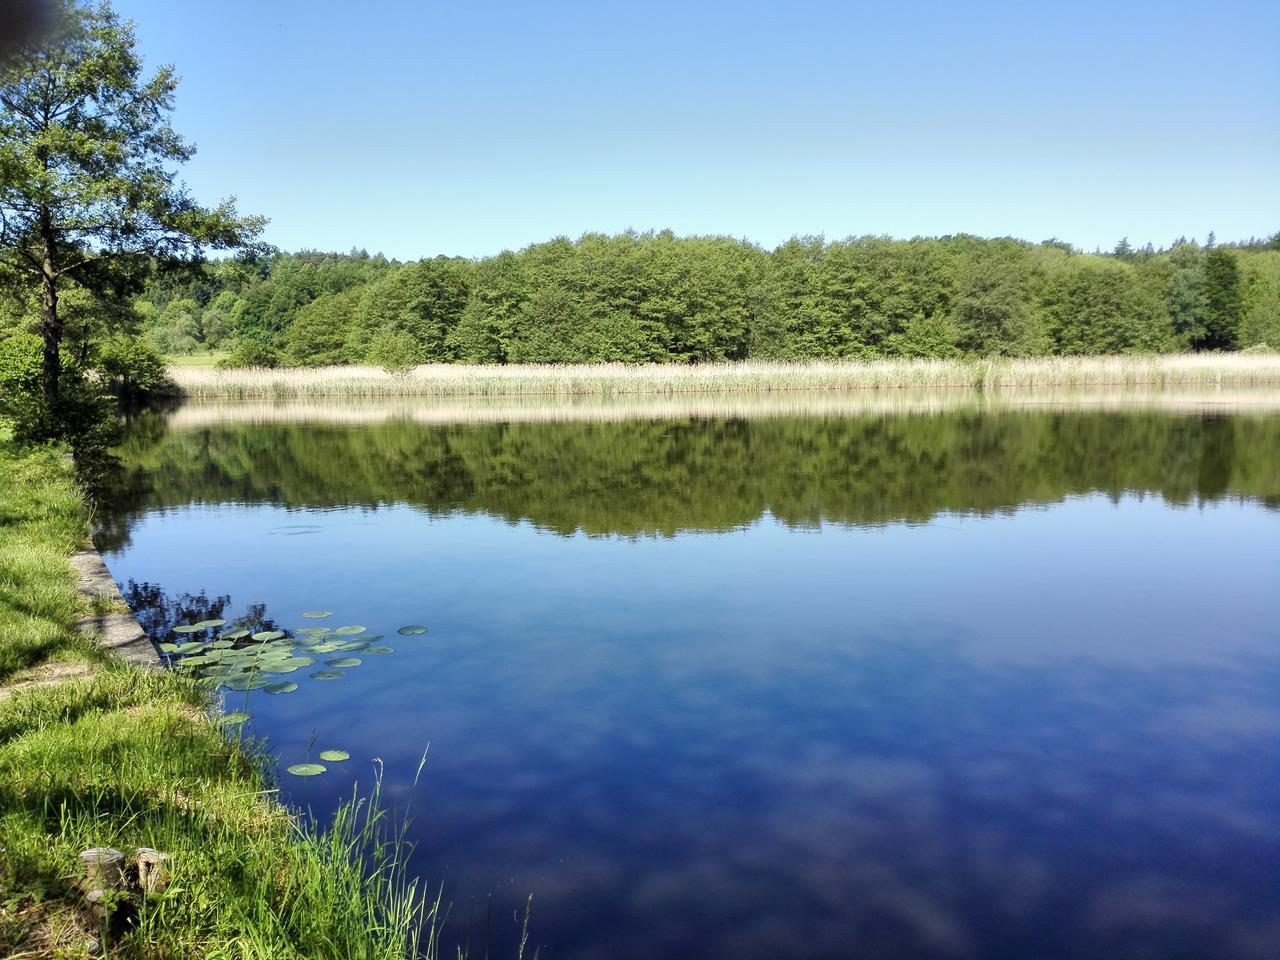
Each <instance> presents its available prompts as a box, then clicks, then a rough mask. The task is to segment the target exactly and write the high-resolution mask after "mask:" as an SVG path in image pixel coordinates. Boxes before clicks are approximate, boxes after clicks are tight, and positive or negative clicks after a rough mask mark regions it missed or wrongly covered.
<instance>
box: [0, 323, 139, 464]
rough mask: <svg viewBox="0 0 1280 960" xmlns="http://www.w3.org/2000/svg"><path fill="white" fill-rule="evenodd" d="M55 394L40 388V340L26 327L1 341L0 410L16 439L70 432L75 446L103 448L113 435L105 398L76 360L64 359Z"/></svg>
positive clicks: (113, 420)
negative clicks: (24, 331) (73, 361)
mask: <svg viewBox="0 0 1280 960" xmlns="http://www.w3.org/2000/svg"><path fill="white" fill-rule="evenodd" d="M61 374H62V375H61V376H60V378H59V382H58V393H57V395H56V397H55V398H54V399H53V400H52V402H51V401H50V400H49V398H48V397H47V395H46V394H45V392H44V390H43V389H42V387H43V383H44V343H43V341H42V340H41V338H40V337H38V336H36V335H34V334H29V333H17V334H13V335H11V336H9V337H7V338H5V339H4V340H2V341H0V415H3V416H5V417H8V418H9V419H10V421H11V422H12V425H13V432H14V434H15V436H17V437H18V439H20V440H35V441H41V440H49V439H55V438H58V437H69V438H71V439H72V441H73V442H74V445H75V448H76V450H77V452H86V453H87V452H89V451H91V450H102V449H105V448H106V446H108V445H109V444H110V442H111V441H112V440H113V439H114V435H115V430H116V418H115V410H114V409H113V406H112V404H111V402H110V399H109V398H108V397H107V396H106V395H105V394H104V393H103V392H102V390H101V389H100V388H99V386H98V385H97V384H96V383H95V382H94V381H93V380H92V379H90V378H89V377H88V376H86V374H85V371H84V370H83V369H82V368H81V367H79V366H78V365H73V364H69V363H67V362H65V361H64V363H63V367H62V370H61Z"/></svg>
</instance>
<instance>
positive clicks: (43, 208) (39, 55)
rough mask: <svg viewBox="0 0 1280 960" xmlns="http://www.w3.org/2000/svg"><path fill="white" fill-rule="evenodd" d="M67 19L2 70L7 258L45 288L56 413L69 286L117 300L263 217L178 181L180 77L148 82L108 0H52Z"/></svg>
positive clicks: (161, 72)
mask: <svg viewBox="0 0 1280 960" xmlns="http://www.w3.org/2000/svg"><path fill="white" fill-rule="evenodd" d="M52 7H53V9H54V10H55V12H56V14H57V18H58V20H57V27H56V29H55V30H54V31H53V32H52V33H51V34H49V35H48V36H47V37H46V38H44V39H43V40H41V41H40V42H39V43H38V44H37V45H34V46H30V47H28V48H26V49H24V50H22V51H20V52H19V53H18V54H17V55H16V56H15V57H14V58H13V59H12V60H10V61H9V62H8V63H6V65H5V66H4V67H3V69H0V253H2V254H3V256H4V257H5V258H6V259H7V260H8V261H9V263H10V265H11V267H12V268H13V270H14V271H15V274H16V275H17V276H19V277H20V278H21V279H22V281H23V282H25V284H27V285H28V286H29V287H31V288H33V289H35V290H38V291H39V297H40V323H39V333H40V337H41V339H42V341H43V360H42V373H41V383H42V390H43V395H44V401H45V404H46V406H47V407H48V408H49V409H50V410H52V409H56V407H57V404H58V399H59V386H60V377H61V371H62V359H61V347H62V341H63V335H64V319H63V316H62V313H61V312H60V310H59V296H60V294H61V292H62V291H63V289H64V288H66V287H67V286H69V285H76V286H81V287H84V288H86V289H88V290H90V291H94V292H99V293H107V294H118V293H119V292H121V290H122V288H123V285H124V280H125V278H126V277H127V276H128V275H129V273H130V271H131V270H136V269H137V268H138V267H139V266H140V265H141V264H142V263H144V262H145V258H148V257H155V258H158V259H160V260H165V261H173V260H185V261H194V260H197V259H198V258H199V257H200V256H201V255H202V253H203V251H204V250H206V249H210V248H213V249H226V248H233V247H239V246H242V245H244V244H245V243H247V242H249V241H251V240H252V239H253V238H254V237H255V236H256V235H257V234H258V233H259V231H260V230H261V228H262V226H263V224H264V223H265V221H264V220H262V219H261V218H259V217H240V216H238V215H237V213H236V210H235V206H234V201H233V200H227V201H224V202H223V203H221V204H220V205H219V206H217V207H215V208H212V209H207V208H204V207H201V206H200V205H199V204H197V203H196V202H195V201H194V200H193V199H192V198H191V197H190V196H189V195H188V194H187V192H186V189H185V187H184V186H183V185H182V184H181V183H179V182H178V181H177V179H176V170H175V167H176V165H178V164H180V163H182V162H184V161H186V160H188V159H190V158H191V156H192V155H193V154H194V152H195V148H194V147H193V146H191V145H190V144H188V143H186V142H185V141H184V140H183V139H182V138H181V137H180V136H179V135H178V134H177V133H175V132H174V130H173V128H172V127H171V126H170V125H169V120H168V114H169V113H170V112H171V110H172V109H173V93H174V90H175V88H176V87H177V82H178V81H177V77H176V75H175V74H174V70H173V67H171V66H162V67H160V68H159V69H158V70H156V71H155V73H154V74H153V75H152V76H150V77H149V78H148V77H145V76H144V75H143V69H142V62H141V59H140V58H139V56H138V53H137V51H136V49H135V46H136V44H135V39H134V33H133V25H132V23H130V22H127V21H121V20H120V19H119V17H118V16H117V15H116V14H115V12H114V11H113V10H112V9H111V7H110V6H109V5H108V4H107V3H105V2H104V3H101V4H100V5H98V6H93V7H88V6H84V5H81V4H80V3H78V2H76V0H56V2H55V3H53V4H52Z"/></svg>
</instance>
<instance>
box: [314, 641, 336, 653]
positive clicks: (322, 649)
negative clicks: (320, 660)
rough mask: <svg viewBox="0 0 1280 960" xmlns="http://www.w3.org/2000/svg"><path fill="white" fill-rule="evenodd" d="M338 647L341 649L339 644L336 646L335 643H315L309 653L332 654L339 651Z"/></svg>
mask: <svg viewBox="0 0 1280 960" xmlns="http://www.w3.org/2000/svg"><path fill="white" fill-rule="evenodd" d="M340 647H341V644H337V643H317V644H316V645H315V646H314V647H312V648H311V652H312V653H333V651H335V650H337V649H339V648H340Z"/></svg>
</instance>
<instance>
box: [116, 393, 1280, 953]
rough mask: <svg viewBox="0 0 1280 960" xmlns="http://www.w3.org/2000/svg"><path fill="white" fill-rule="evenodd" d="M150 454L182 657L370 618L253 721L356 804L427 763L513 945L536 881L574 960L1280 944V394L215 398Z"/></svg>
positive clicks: (146, 570) (152, 603)
mask: <svg viewBox="0 0 1280 960" xmlns="http://www.w3.org/2000/svg"><path fill="white" fill-rule="evenodd" d="M120 453H121V456H122V459H123V463H124V471H123V474H122V476H121V477H120V478H118V481H117V483H116V484H115V489H114V491H113V494H112V497H111V500H110V503H109V504H108V505H106V506H104V507H103V508H102V510H101V513H100V516H99V517H98V521H99V529H98V532H97V536H96V540H97V542H98V545H99V547H100V548H101V549H102V551H103V553H104V556H105V559H106V561H107V564H108V566H109V567H110V569H111V571H112V573H113V574H114V575H115V577H116V579H117V580H119V581H120V583H121V584H122V587H123V588H124V590H125V593H126V595H127V596H129V597H130V598H131V602H132V603H133V604H134V605H135V608H136V609H137V610H138V612H139V615H140V618H141V619H142V620H143V622H144V624H145V625H147V626H148V628H149V629H150V630H151V631H152V633H153V636H155V637H156V639H158V640H162V641H173V640H176V639H182V636H175V635H173V634H172V633H171V628H172V627H173V626H174V625H179V624H184V623H190V622H194V621H196V620H201V619H207V618H216V619H226V620H228V621H233V623H232V624H231V625H232V626H234V625H236V624H237V623H239V622H241V620H242V621H243V623H244V625H245V628H246V629H253V630H264V629H265V630H271V629H277V628H278V629H281V630H286V631H290V635H291V636H294V637H296V636H297V634H296V633H294V631H297V630H299V629H307V628H317V627H319V628H324V627H328V628H331V629H334V630H336V629H337V628H339V627H342V626H350V627H353V628H354V627H355V626H364V627H366V628H367V629H366V630H365V631H364V632H363V633H358V634H357V633H343V634H325V635H323V636H321V635H320V634H318V633H317V634H313V635H312V636H310V637H308V638H307V641H308V643H310V644H311V645H312V646H316V645H317V640H319V641H320V644H319V645H321V646H325V647H329V646H331V645H333V644H336V647H335V648H334V649H327V650H324V651H322V652H321V653H320V654H319V655H315V656H313V657H312V658H311V659H314V660H316V661H317V662H316V663H315V664H314V665H312V666H308V667H306V668H305V669H300V670H296V671H293V672H288V673H284V674H281V675H280V676H279V677H278V678H276V679H277V680H278V681H279V682H282V683H286V682H287V683H292V682H296V683H297V685H298V689H297V690H296V691H293V692H289V693H287V694H271V693H268V692H267V690H265V689H248V690H244V691H236V690H230V691H226V692H225V693H224V697H225V702H226V709H228V710H239V709H244V710H247V711H248V712H249V713H250V714H251V716H252V719H251V720H250V721H249V722H248V723H247V724H246V725H245V730H246V732H247V733H249V734H251V735H254V736H257V737H262V738H266V740H267V745H268V749H269V750H270V752H271V753H272V755H273V756H275V757H276V758H278V760H279V764H280V773H279V778H280V786H281V788H282V796H283V799H284V800H285V801H287V802H289V803H291V804H295V805H298V806H300V807H310V808H311V809H312V810H314V811H316V812H317V814H318V815H321V816H327V815H328V814H329V813H330V812H331V811H332V810H333V809H334V808H335V806H336V805H337V804H338V803H339V802H340V801H341V800H342V799H344V798H348V797H349V796H350V795H351V791H352V788H353V784H355V783H358V784H359V787H360V788H361V789H362V790H367V789H368V788H369V787H370V786H371V784H372V782H373V777H374V772H375V770H376V769H378V768H381V769H383V770H384V771H385V773H384V791H385V795H386V797H387V798H388V799H389V801H390V802H391V803H392V804H393V805H394V806H395V807H396V808H397V809H401V810H402V809H408V811H409V815H410V816H411V818H412V820H411V825H410V828H409V834H410V836H411V838H412V840H413V841H414V843H415V844H416V847H415V854H414V857H415V859H414V865H415V869H416V870H417V871H419V872H420V874H421V875H422V876H423V878H424V880H425V882H426V883H427V884H428V886H429V887H430V889H431V890H433V891H434V890H435V889H437V887H442V888H443V891H444V896H445V899H446V900H447V901H448V902H450V903H451V904H452V906H451V911H450V917H449V920H448V927H447V930H446V937H445V940H446V942H447V943H453V942H459V943H465V944H467V945H469V947H470V950H471V954H472V956H477V957H479V956H484V955H486V951H487V952H488V954H489V955H492V956H494V957H501V956H511V957H514V956H515V943H516V942H517V940H518V937H519V932H520V921H521V914H522V911H523V907H524V904H525V902H526V898H527V897H529V896H530V895H532V896H533V913H532V919H531V923H530V952H531V951H532V949H533V948H534V947H535V946H540V947H541V956H542V957H543V958H606V957H608V958H616V960H629V958H653V957H680V958H684V957H691V958H692V957H700V958H713V960H719V958H724V960H728V958H734V960H755V958H760V960H763V958H771V960H778V958H782V960H790V958H797V960H798V958H836V957H840V958H848V957H868V958H878V960H879V958H983V960H986V958H1009V960H1026V958H1037V960H1052V958H1064V960H1065V958H1072V960H1076V958H1079V960H1084V958H1090V960H1097V958H1103V957H1107V958H1120V957H1124V958H1160V960H1168V958H1184V957H1185V958H1189V960H1190V958H1197V960H1202V958H1207V957H1214V958H1218V960H1224V958H1273V957H1274V956H1275V955H1276V945H1277V943H1280V414H1277V413H1276V412H1275V411H1274V409H1273V408H1261V409H1254V410H1243V411H1234V412H1233V411H1232V410H1231V409H1219V408H1215V407H1213V406H1211V405H1192V406H1191V407H1190V408H1189V409H1185V410H1178V409H1174V410H1170V409H1154V408H1150V407H1145V406H1128V405H1125V404H1115V405H1110V406H1103V407H1100V408H1096V409H1095V408H1090V409H1077V408H1073V407H1072V406H1071V405H1070V404H1061V405H1054V404H1046V405H1042V406H1009V407H995V408H993V407H991V406H989V405H985V404H982V403H979V402H978V401H976V400H974V401H973V402H969V401H966V400H964V399H960V400H957V399H955V398H951V399H947V400H944V401H939V402H937V403H932V404H931V403H928V402H924V403H918V404H914V405H912V404H904V405H902V406H901V407H900V408H892V405H890V408H886V409H879V408H872V407H870V406H869V405H864V406H863V407H862V408H858V407H857V405H852V406H850V407H849V408H847V409H846V408H843V407H842V406H841V405H840V404H839V403H834V402H832V401H815V402H814V403H813V404H811V405H810V406H809V407H806V406H805V404H804V403H803V402H800V401H789V402H787V403H784V404H781V405H774V406H769V405H767V404H762V405H760V406H758V407H757V406H753V405H752V404H744V405H742V406H741V408H739V407H735V406H734V405H733V404H731V403H725V404H719V405H717V403H714V402H713V403H707V404H702V405H698V404H684V405H682V404H680V403H673V404H670V405H667V406H663V405H655V406H654V407H652V408H649V409H646V408H645V407H644V405H643V404H641V405H639V406H638V408H637V409H630V408H626V407H621V408H617V409H614V408H610V407H609V406H608V405H604V406H602V407H590V406H588V407H585V408H575V407H565V408H550V409H547V408H539V407H537V406H529V407H528V408H522V407H520V406H518V405H517V406H515V407H501V406H498V407H494V406H490V407H481V408H478V409H471V408H467V407H459V408H441V407H425V406H424V407H415V406H413V405H406V406H400V407H395V408H392V409H385V408H374V407H368V408H363V407H361V406H360V405H358V404H345V405H343V404H336V403H335V404H333V405H330V406H329V407H324V408H306V407H303V408H276V407H271V406H269V405H264V406H259V407H246V408H237V407H234V406H224V407H216V406H211V407H185V408H182V409H180V410H178V411H177V412H176V413H174V414H173V415H172V416H169V417H163V416H145V417H142V418H140V419H138V420H136V421H135V422H134V423H133V424H132V425H131V427H130V432H129V434H128V437H127V439H126V441H125V443H124V445H123V446H122V448H121V450H120ZM324 611H331V612H332V615H331V616H330V617H327V618H322V619H311V618H305V617H304V616H303V614H304V613H308V612H324ZM410 625H422V626H425V627H427V628H428V630H427V632H426V633H412V634H410V635H401V634H400V633H398V632H397V631H398V630H399V629H400V628H402V627H405V626H410ZM223 629H228V628H227V627H224V628H223ZM186 636H187V637H188V638H189V637H190V636H191V635H186ZM371 636H376V637H380V638H381V639H377V640H374V641H370V640H369V639H368V638H369V637H371ZM362 644H364V645H365V646H361V645H362ZM352 646H354V647H356V648H357V649H350V648H349V647H352ZM369 647H373V648H374V649H375V650H376V649H381V648H384V647H390V648H392V649H391V652H383V653H377V654H374V655H370V654H369V653H368V650H369ZM304 649H305V647H304ZM344 658H350V659H355V660H358V661H360V662H359V663H358V664H356V665H350V666H338V667H331V666H329V665H328V664H327V662H321V661H326V660H327V659H333V660H340V661H341V662H349V661H347V660H345V659H344ZM324 669H331V670H333V671H334V672H337V673H339V676H338V677H337V678H336V679H331V680H326V679H323V678H320V679H317V678H315V677H313V676H312V674H313V673H314V672H316V671H319V670H324ZM326 749H339V750H343V751H346V752H348V753H349V754H350V759H349V760H346V761H342V762H333V763H328V764H327V766H328V770H327V772H325V773H324V774H322V775H320V776H313V777H298V776H292V775H289V774H287V773H285V772H284V767H287V766H289V765H291V764H296V763H302V762H307V761H315V760H317V758H318V755H319V752H320V751H322V750H326ZM424 751H427V760H426V764H425V767H424V768H423V769H422V773H421V776H420V777H419V778H418V779H417V782H416V785H415V774H416V772H417V770H418V767H419V763H420V760H421V758H422V756H423V753H424Z"/></svg>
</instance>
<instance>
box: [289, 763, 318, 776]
mask: <svg viewBox="0 0 1280 960" xmlns="http://www.w3.org/2000/svg"><path fill="white" fill-rule="evenodd" d="M285 769H287V770H288V771H289V772H290V773H292V774H293V775H294V776H295V777H315V776H319V775H320V774H322V773H324V772H325V770H326V769H327V768H326V767H325V765H324V764H323V763H295V764H294V765H293V766H291V767H286V768H285Z"/></svg>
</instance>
